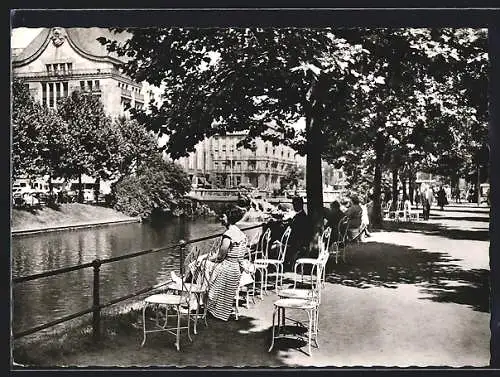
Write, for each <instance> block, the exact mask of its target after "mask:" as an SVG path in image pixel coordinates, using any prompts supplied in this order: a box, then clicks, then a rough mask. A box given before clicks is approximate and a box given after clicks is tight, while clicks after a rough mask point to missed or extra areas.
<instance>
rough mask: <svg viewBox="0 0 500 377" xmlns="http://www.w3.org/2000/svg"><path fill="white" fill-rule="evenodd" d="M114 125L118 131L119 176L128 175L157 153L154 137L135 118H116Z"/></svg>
mask: <svg viewBox="0 0 500 377" xmlns="http://www.w3.org/2000/svg"><path fill="white" fill-rule="evenodd" d="M115 127H116V129H117V131H118V133H119V143H118V154H119V168H118V173H119V175H120V176H122V177H123V176H126V175H130V174H131V173H133V172H134V171H135V169H136V168H137V167H138V166H140V165H142V164H143V163H147V161H148V160H149V159H150V158H152V157H153V158H154V156H155V155H156V154H157V153H158V150H159V149H158V141H157V139H156V137H155V136H154V135H153V134H152V133H151V132H148V131H147V130H146V128H145V127H144V126H143V125H141V124H139V123H138V122H137V121H135V120H130V119H126V118H118V119H116V120H115Z"/></svg>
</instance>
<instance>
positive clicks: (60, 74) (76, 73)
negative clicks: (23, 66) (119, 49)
mask: <svg viewBox="0 0 500 377" xmlns="http://www.w3.org/2000/svg"><path fill="white" fill-rule="evenodd" d="M13 75H14V76H15V77H19V78H22V79H39V78H42V79H57V78H73V79H74V78H77V77H84V76H93V77H103V76H106V75H119V71H117V70H116V69H114V68H106V69H73V68H71V67H66V68H65V69H57V70H54V69H50V70H49V69H47V70H45V71H34V72H14V73H13Z"/></svg>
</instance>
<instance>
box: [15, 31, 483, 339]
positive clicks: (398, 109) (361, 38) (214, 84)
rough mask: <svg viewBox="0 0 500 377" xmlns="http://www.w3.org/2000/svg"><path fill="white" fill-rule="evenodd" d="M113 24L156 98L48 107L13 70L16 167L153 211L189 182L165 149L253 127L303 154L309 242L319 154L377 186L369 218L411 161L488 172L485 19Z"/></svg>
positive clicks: (352, 177)
mask: <svg viewBox="0 0 500 377" xmlns="http://www.w3.org/2000/svg"><path fill="white" fill-rule="evenodd" d="M112 30H114V31H116V32H127V33H128V35H129V39H128V40H127V41H126V42H122V43H118V42H116V41H113V40H106V39H103V38H102V39H100V42H101V43H103V44H105V45H106V46H107V48H108V50H109V51H112V52H116V53H118V55H120V56H127V57H128V62H127V63H126V64H125V65H124V66H123V67H121V69H122V70H123V72H124V73H125V74H127V75H128V76H130V77H131V78H132V79H134V80H136V81H138V82H147V83H149V84H150V85H153V86H155V87H157V88H160V90H161V91H162V92H161V98H160V99H159V100H158V101H152V102H151V103H149V104H148V106H147V107H146V108H145V109H144V110H139V109H130V112H131V114H132V118H133V119H132V120H124V119H122V120H111V119H109V118H107V117H106V116H105V114H104V113H103V112H102V104H100V102H99V100H98V99H97V98H96V97H93V96H91V95H83V94H82V93H78V92H75V93H73V94H71V96H70V97H68V98H67V99H63V100H62V101H61V103H59V104H58V106H57V111H56V112H52V111H49V110H47V109H45V108H42V107H41V106H39V105H38V104H36V103H34V102H33V101H32V100H31V99H30V98H29V95H28V93H27V92H26V90H25V88H24V86H23V85H22V82H15V83H14V108H13V125H14V129H13V136H14V138H13V174H14V178H15V177H17V176H20V175H40V174H47V175H49V176H50V177H53V178H59V177H61V178H78V177H81V176H82V174H87V175H90V176H92V177H95V178H96V179H97V180H99V179H110V178H117V179H118V181H117V184H116V185H115V186H114V187H113V195H114V198H115V199H114V202H113V204H114V206H115V208H116V209H118V210H121V211H123V212H126V213H128V214H130V215H133V216H144V217H148V216H150V215H151V214H152V213H153V212H154V211H155V210H156V209H160V210H163V209H169V208H171V207H172V206H173V205H177V204H174V203H179V202H181V200H182V197H183V195H184V194H185V193H186V192H187V190H188V189H189V181H188V180H187V177H186V174H185V173H184V172H182V171H180V169H179V168H178V167H177V166H176V165H175V164H170V163H166V162H165V161H163V159H162V157H161V153H160V152H166V153H167V154H168V155H169V156H171V157H172V158H174V159H175V158H178V157H181V156H186V155H188V154H189V153H190V152H193V151H194V148H195V146H196V144H197V143H198V142H199V141H201V140H203V139H205V138H208V137H211V136H214V135H226V134H227V133H231V132H235V131H246V132H247V133H246V137H245V138H244V139H242V140H241V142H240V144H241V146H243V147H246V148H252V147H253V146H254V140H255V138H257V137H260V138H262V139H264V140H268V141H271V142H273V143H275V144H277V143H283V144H285V145H288V146H291V147H292V148H294V149H295V150H296V151H297V153H299V154H301V155H304V156H306V161H307V164H306V172H305V173H306V174H305V175H306V185H307V190H306V191H307V212H308V216H309V220H310V226H311V230H312V232H307V233H309V234H311V235H313V237H312V238H311V239H310V242H309V245H310V247H309V249H310V250H311V251H315V249H316V248H317V244H318V242H317V238H318V236H319V234H321V231H322V228H323V219H324V213H323V211H324V205H323V191H322V190H323V177H322V168H321V163H322V161H327V162H329V163H330V164H333V165H334V166H336V167H342V168H343V169H344V170H345V172H346V173H347V176H348V179H349V188H350V190H352V191H354V192H358V194H361V195H362V196H366V195H367V194H368V193H369V192H371V191H372V192H373V201H374V207H373V209H374V213H373V218H372V222H373V225H374V226H375V227H382V225H383V222H382V205H381V204H382V190H383V185H384V182H383V178H384V176H386V175H390V177H391V179H392V182H391V186H392V187H391V188H392V195H391V196H392V198H393V206H394V205H395V203H396V200H397V198H398V196H399V188H400V187H402V188H403V190H404V192H403V195H404V196H407V197H409V198H410V199H411V198H413V197H414V195H413V192H412V190H413V188H414V187H415V180H416V173H417V172H428V173H432V174H439V175H441V176H445V177H447V178H448V179H449V181H450V183H451V185H452V186H455V187H456V186H458V181H459V179H460V178H466V179H467V180H469V181H472V183H479V182H481V181H482V180H486V179H487V178H488V169H489V166H488V164H489V160H488V151H489V149H488V148H489V146H488V139H487V136H488V135H487V134H488V132H487V130H488V101H487V98H488V96H487V93H488V90H487V89H488V77H487V73H488V51H487V47H488V46H487V45H488V34H487V30H484V29H449V28H442V29H410V28H408V29H361V28H358V29H333V28H331V29H327V28H324V29H296V28H272V29H271V28H212V29H203V28H196V29H193V28H185V29H181V28H143V29H134V28H127V29H117V28H114V29H112ZM160 136H162V137H164V138H165V139H166V144H165V146H164V147H163V148H162V150H159V149H158V148H157V140H156V138H157V137H160ZM292 178H293V177H292ZM406 184H408V185H406ZM406 187H408V190H409V192H405V190H406ZM483 267H484V266H483ZM483 267H481V268H483ZM480 333H481V334H482V332H481V331H480Z"/></svg>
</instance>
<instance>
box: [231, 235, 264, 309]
mask: <svg viewBox="0 0 500 377" xmlns="http://www.w3.org/2000/svg"><path fill="white" fill-rule="evenodd" d="M261 233H262V232H260V231H259V232H256V233H255V235H254V236H253V237H252V239H251V240H250V241H249V242H248V244H247V253H246V256H245V263H246V266H247V267H248V268H249V270H250V271H249V273H250V276H251V277H252V282H249V283H247V284H244V285H241V286H239V287H238V290H237V292H236V311H238V305H239V301H240V299H241V295H244V296H245V303H246V307H247V309H248V308H249V307H250V297H252V303H254V304H255V264H254V263H253V258H252V245H258V243H259V239H260V236H261Z"/></svg>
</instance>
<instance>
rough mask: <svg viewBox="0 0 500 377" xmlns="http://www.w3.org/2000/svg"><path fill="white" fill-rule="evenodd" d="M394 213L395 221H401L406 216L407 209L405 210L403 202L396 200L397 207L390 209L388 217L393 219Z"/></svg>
mask: <svg viewBox="0 0 500 377" xmlns="http://www.w3.org/2000/svg"><path fill="white" fill-rule="evenodd" d="M390 204H391V202H389V205H390ZM392 215H393V216H394V221H400V220H401V218H404V216H405V211H404V207H403V202H402V201H400V200H398V201H397V202H396V208H395V209H394V210H391V209H390V210H389V213H388V217H387V219H389V220H390V219H392Z"/></svg>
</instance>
